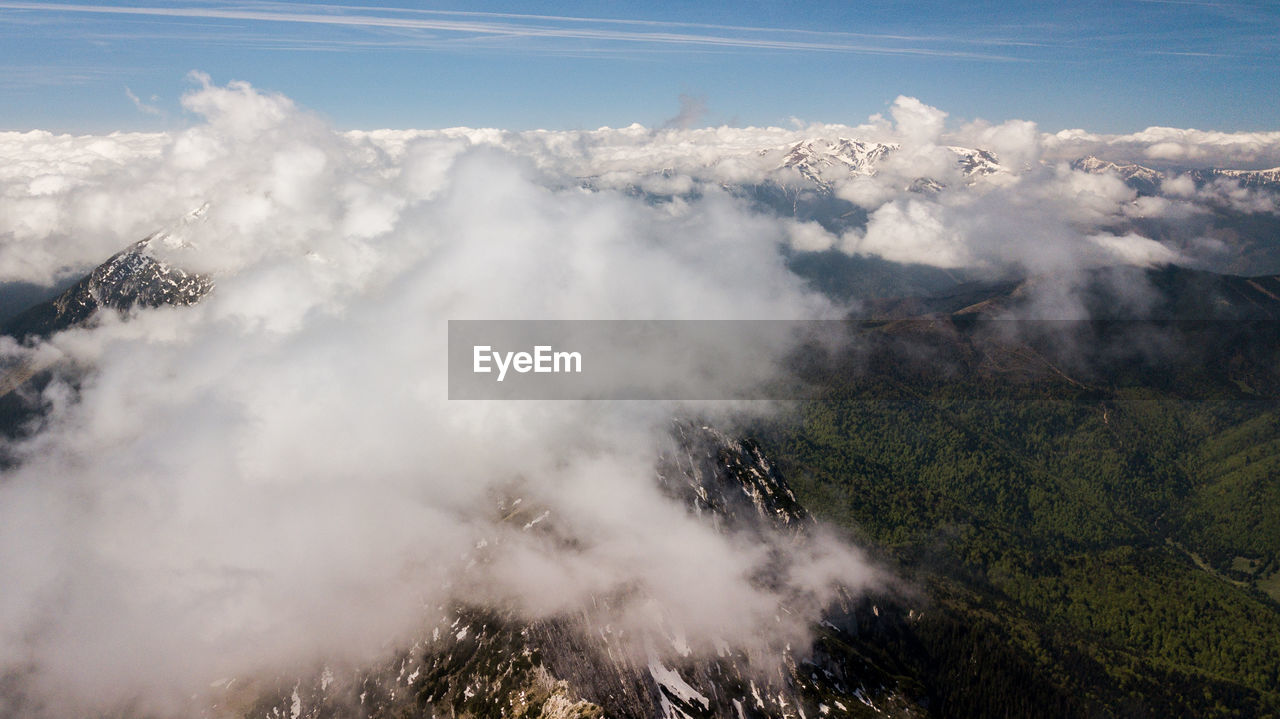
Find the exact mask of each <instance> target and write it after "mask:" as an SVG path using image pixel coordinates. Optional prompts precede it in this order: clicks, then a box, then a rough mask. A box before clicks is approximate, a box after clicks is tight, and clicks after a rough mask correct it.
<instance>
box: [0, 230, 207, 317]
mask: <svg viewBox="0 0 1280 719" xmlns="http://www.w3.org/2000/svg"><path fill="white" fill-rule="evenodd" d="M207 209H208V207H207V205H206V206H202V207H200V208H199V209H196V210H194V211H192V212H191V213H189V214H188V215H186V216H185V217H183V218H182V219H181V220H180V221H179V222H178V223H176V224H175V225H174V226H172V227H170V228H168V229H165V230H161V231H159V232H155V233H153V234H151V235H148V236H147V237H145V238H143V239H141V240H139V241H137V242H135V243H133V244H132V245H130V246H129V247H126V248H125V249H124V250H121V251H120V252H117V253H116V254H114V255H112V256H111V257H110V258H109V259H108V260H107V261H106V262H103V263H102V264H101V265H98V266H97V267H95V268H94V269H93V270H91V271H90V272H89V273H88V274H87V275H85V276H84V277H83V278H81V279H80V281H79V282H77V283H76V284H75V285H73V286H72V287H71V288H70V289H68V290H66V291H65V292H63V293H62V294H60V295H58V296H57V297H55V298H54V299H53V300H51V301H49V302H46V303H43V304H39V305H36V306H35V307H32V308H31V309H29V310H27V311H25V312H23V313H21V314H19V315H17V316H16V317H13V318H11V319H10V320H9V321H7V322H5V324H4V326H3V327H0V333H3V334H7V335H11V336H14V337H20V338H21V337H29V336H36V335H40V336H46V335H49V334H52V333H54V332H57V331H59V330H63V329H67V328H68V327H72V326H74V325H77V324H81V323H83V322H87V321H89V320H90V319H91V318H92V317H93V316H94V315H95V314H96V313H97V312H98V310H100V309H103V308H109V309H114V310H118V311H120V312H127V311H129V310H131V309H133V308H134V307H160V306H162V305H177V306H184V305H191V304H195V303H196V302H198V301H199V300H200V298H202V297H204V296H205V295H206V294H208V293H209V291H210V290H212V289H213V280H212V279H211V278H209V277H206V276H204V275H198V274H192V273H189V272H187V271H185V270H183V269H181V268H178V267H172V266H170V265H167V264H165V263H164V262H163V261H161V260H160V259H158V258H157V257H156V250H157V249H158V248H160V247H170V248H172V247H179V246H181V245H182V244H183V243H184V242H185V241H186V240H185V239H184V236H185V232H184V230H186V229H187V228H188V227H189V226H190V225H192V224H193V223H196V222H200V221H202V220H203V218H204V217H205V213H206V211H207Z"/></svg>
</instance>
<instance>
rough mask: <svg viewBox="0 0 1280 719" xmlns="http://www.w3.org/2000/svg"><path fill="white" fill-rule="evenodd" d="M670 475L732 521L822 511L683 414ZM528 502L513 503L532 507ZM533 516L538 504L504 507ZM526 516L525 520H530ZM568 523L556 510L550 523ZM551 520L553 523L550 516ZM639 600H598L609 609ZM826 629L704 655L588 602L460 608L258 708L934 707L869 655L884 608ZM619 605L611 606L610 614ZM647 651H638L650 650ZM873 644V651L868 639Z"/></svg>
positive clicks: (666, 482)
mask: <svg viewBox="0 0 1280 719" xmlns="http://www.w3.org/2000/svg"><path fill="white" fill-rule="evenodd" d="M656 480H657V481H658V482H659V484H660V485H661V486H662V487H663V489H664V491H666V492H667V493H669V494H670V495H671V496H672V497H674V498H676V499H678V500H680V501H681V502H682V503H684V504H685V506H686V507H687V508H688V510H689V511H690V512H691V513H694V514H695V515H696V516H698V517H700V518H701V519H703V520H704V521H707V522H710V523H712V524H714V526H716V527H717V528H718V529H719V530H720V531H724V532H732V533H735V534H740V535H742V536H746V537H750V536H752V535H753V534H754V535H758V536H759V537H760V538H761V539H762V541H763V540H764V538H765V537H766V535H767V536H769V537H772V538H773V539H774V540H775V541H778V540H779V539H781V540H783V541H786V540H788V538H790V539H796V538H797V537H799V536H800V535H802V534H803V533H805V532H807V531H810V530H811V529H812V528H813V524H814V522H813V520H812V519H811V518H810V516H809V514H808V513H807V512H806V511H805V510H804V508H803V507H801V506H800V504H799V503H798V502H797V501H796V498H795V496H794V494H792V492H791V489H790V488H789V487H788V486H787V483H786V481H785V480H784V479H783V477H782V475H781V473H780V472H779V471H778V470H777V468H776V467H774V466H773V465H772V464H771V463H770V461H769V460H768V459H767V458H766V457H765V456H764V454H763V453H762V452H761V451H760V449H759V448H758V447H757V446H756V445H755V444H753V443H752V442H749V441H738V440H735V439H733V438H731V437H729V436H727V435H725V434H723V433H721V432H718V431H717V430H714V429H712V428H709V427H702V426H697V425H694V424H691V423H687V422H676V423H674V424H673V427H672V431H671V443H670V446H669V449H668V450H667V451H666V452H664V455H663V457H662V458H661V459H660V460H659V462H658V475H657V477H656ZM518 506H519V505H512V507H518ZM502 511H503V513H504V515H508V516H513V517H514V518H513V519H512V520H511V521H515V522H524V520H525V517H524V514H526V513H527V514H529V515H530V517H533V516H534V515H536V514H538V510H537V509H536V508H522V509H512V508H511V507H506V506H504V507H503V508H502ZM516 515H518V516H516ZM550 522H554V518H551V519H548V520H547V522H546V523H550ZM544 524H545V523H544ZM631 599H634V597H627V596H618V597H597V598H596V600H595V602H596V607H595V609H596V610H599V609H601V608H606V609H607V607H608V604H609V603H610V602H614V601H618V602H624V601H629V600H631ZM837 605H838V606H833V607H831V608H830V609H829V610H828V612H827V616H826V617H825V618H824V619H823V620H822V621H821V622H820V624H819V625H818V626H816V627H815V628H814V635H813V636H814V640H813V644H812V646H807V647H790V646H788V647H786V648H785V649H782V648H780V649H779V650H778V655H777V656H763V655H762V654H761V652H760V650H759V649H755V650H747V649H744V648H740V647H734V646H732V645H730V644H728V643H719V646H717V647H716V648H715V651H714V652H713V653H711V654H710V655H708V654H707V653H706V652H697V651H690V650H689V648H688V647H687V645H685V642H684V638H683V637H682V636H681V635H680V633H679V631H678V630H674V629H672V630H670V631H664V630H653V631H652V632H651V633H650V634H649V635H647V636H644V637H640V638H637V637H635V636H634V635H632V636H625V634H626V630H624V629H622V628H619V627H617V626H613V625H610V624H609V623H608V622H605V621H601V620H600V616H601V614H597V613H595V612H592V611H586V610H584V611H581V612H577V613H571V614H567V615H562V616H557V617H553V618H550V619H543V620H536V621H529V620H526V619H522V618H521V617H519V616H518V615H516V614H515V613H514V612H502V611H498V610H495V609H492V608H480V607H474V606H457V607H453V608H452V609H451V610H450V611H449V612H448V614H449V617H450V618H446V619H444V620H443V621H442V622H441V623H439V624H437V625H435V626H431V627H428V628H427V629H426V630H425V631H424V633H423V636H422V638H421V639H420V640H419V641H418V642H416V643H415V644H414V645H413V646H412V647H410V648H408V649H407V650H405V651H403V652H402V653H400V654H399V655H397V656H396V657H395V658H393V659H391V660H389V661H388V662H387V663H386V664H384V665H383V666H381V667H375V668H371V669H367V670H364V671H361V672H355V673H350V674H348V675H347V676H346V677H339V678H335V677H334V672H332V671H331V670H330V669H328V668H324V669H322V670H321V671H319V672H318V673H317V674H315V675H313V676H312V677H310V678H308V679H301V680H299V679H292V678H290V679H286V680H282V681H281V682H280V683H279V684H278V685H277V687H276V689H275V690H274V691H273V692H267V693H265V694H263V695H262V697H261V698H260V699H259V700H258V701H257V702H256V703H255V704H254V705H253V707H252V709H250V710H249V711H246V712H244V713H243V714H242V715H243V716H246V717H254V718H257V717H262V718H264V719H266V718H271V719H275V718H280V719H283V718H284V717H289V718H290V719H297V718H299V717H335V716H343V717H346V716H351V717H369V718H373V717H410V716H412V717H429V716H452V717H546V718H551V717H584V718H585V717H601V716H607V717H646V718H647V717H664V718H667V719H679V718H693V717H723V718H725V719H731V718H732V719H739V718H744V717H752V718H763V717H827V716H830V717H850V716H857V717H861V716H899V717H916V716H925V715H927V712H926V710H925V709H924V707H923V706H922V705H921V704H920V703H919V700H918V699H916V698H913V696H912V695H914V694H916V693H917V692H913V691H911V688H910V687H903V686H899V677H898V676H897V675H898V672H896V671H892V670H891V669H892V668H885V667H883V666H881V665H880V659H877V658H875V656H874V652H868V651H864V648H865V641H864V640H863V639H862V638H860V637H861V635H862V634H864V633H867V632H876V631H882V630H883V629H884V627H877V626H876V624H877V623H878V622H880V621H881V619H880V612H879V611H878V610H876V609H875V607H874V606H873V605H871V604H870V603H869V602H868V601H867V600H863V601H861V602H859V601H855V600H853V599H852V598H850V597H846V598H845V599H844V600H843V601H841V602H838V603H837ZM604 615H607V611H606V612H604ZM638 646H639V647H641V649H640V650H639V651H637V647H638ZM860 647H863V648H860Z"/></svg>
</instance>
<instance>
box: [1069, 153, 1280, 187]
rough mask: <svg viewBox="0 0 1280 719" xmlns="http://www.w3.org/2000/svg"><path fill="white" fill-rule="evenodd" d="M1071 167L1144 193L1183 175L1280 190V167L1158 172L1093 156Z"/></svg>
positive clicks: (1194, 179)
mask: <svg viewBox="0 0 1280 719" xmlns="http://www.w3.org/2000/svg"><path fill="white" fill-rule="evenodd" d="M1071 168H1072V169H1075V170H1080V171H1082V172H1089V173H1093V174H1105V173H1111V174H1114V175H1117V176H1119V177H1120V179H1122V180H1124V181H1125V184H1127V185H1129V186H1130V187H1132V188H1134V189H1135V190H1137V191H1138V192H1140V193H1143V194H1150V195H1154V194H1158V193H1159V191H1160V184H1161V183H1162V182H1164V181H1165V180H1167V179H1170V178H1173V177H1177V176H1179V175H1186V176H1189V177H1190V178H1191V179H1192V180H1193V181H1194V182H1195V183H1196V184H1197V185H1201V184H1205V183H1210V182H1213V181H1214V180H1218V179H1226V180H1233V181H1235V182H1238V183H1239V184H1240V185H1242V186H1244V187H1261V188H1268V189H1280V167H1275V168H1272V169H1270V170H1227V169H1217V168H1210V169H1190V170H1169V171H1161V170H1156V169H1153V168H1150V167H1147V166H1145V165H1138V164H1135V163H1115V162H1109V161H1107V160H1103V159H1101V158H1098V157H1094V156H1092V155H1090V156H1088V157H1084V158H1081V159H1079V160H1076V161H1074V162H1072V163H1071Z"/></svg>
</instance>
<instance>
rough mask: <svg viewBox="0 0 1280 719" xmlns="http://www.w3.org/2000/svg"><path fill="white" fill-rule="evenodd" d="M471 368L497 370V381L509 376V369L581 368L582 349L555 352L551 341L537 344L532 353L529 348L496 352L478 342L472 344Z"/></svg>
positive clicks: (547, 370) (479, 371) (484, 371)
mask: <svg viewBox="0 0 1280 719" xmlns="http://www.w3.org/2000/svg"><path fill="white" fill-rule="evenodd" d="M472 360H473V361H472V371H473V372H475V373H476V374H489V373H491V372H493V371H494V367H495V366H496V367H497V370H498V381H499V382H501V381H502V380H503V379H505V378H506V376H507V370H515V371H516V372H518V373H520V374H526V373H528V372H533V373H535V374H550V373H556V374H559V373H569V372H576V373H581V372H582V354H581V353H579V352H556V351H554V350H553V349H552V348H551V345H536V346H535V347H534V348H533V353H532V354H530V353H529V352H494V351H493V347H491V346H489V345H475V346H474V347H473V348H472Z"/></svg>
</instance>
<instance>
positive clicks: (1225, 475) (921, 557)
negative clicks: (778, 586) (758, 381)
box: [759, 389, 1280, 716]
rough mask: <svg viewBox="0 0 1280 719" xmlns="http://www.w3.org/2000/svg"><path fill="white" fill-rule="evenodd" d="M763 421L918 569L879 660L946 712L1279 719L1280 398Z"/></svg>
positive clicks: (1122, 401) (797, 471)
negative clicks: (906, 624)
mask: <svg viewBox="0 0 1280 719" xmlns="http://www.w3.org/2000/svg"><path fill="white" fill-rule="evenodd" d="M963 394H964V392H955V393H951V394H950V395H949V396H963ZM970 396H977V394H976V393H974V394H971V395H970ZM1134 396H1142V397H1143V398H1142V399H1132V398H1129V397H1134ZM759 434H760V436H761V437H762V440H761V441H762V443H763V444H765V445H766V446H767V447H768V450H769V451H770V452H771V453H772V454H773V455H775V456H776V457H778V458H779V461H780V463H781V467H782V469H783V473H784V474H785V475H786V476H787V477H788V479H789V480H790V482H791V484H792V486H793V488H794V490H795V491H796V493H797V496H798V498H799V500H800V502H801V503H802V504H803V505H805V506H806V507H808V508H810V509H811V510H812V511H813V512H814V513H815V514H816V515H817V516H818V517H820V518H822V519H824V520H826V521H828V522H831V523H834V524H836V525H839V526H840V527H842V528H844V530H846V531H847V532H849V533H850V534H851V535H852V536H853V537H854V538H855V539H856V540H857V541H859V542H861V543H862V544H863V545H864V546H869V547H871V548H872V550H873V551H874V552H875V553H877V554H878V555H879V556H880V558H881V561H883V562H885V563H886V564H887V565H889V566H890V567H891V568H892V569H893V570H894V572H895V573H896V574H897V575H898V576H901V577H905V578H906V579H905V580H904V581H903V585H904V587H903V588H902V589H901V591H902V593H903V597H902V598H901V599H900V603H901V604H902V605H903V606H904V607H905V606H910V607H912V613H913V614H915V613H920V615H921V619H920V620H919V621H916V622H915V623H914V624H913V625H912V628H911V631H910V633H909V634H910V635H909V636H905V635H904V636H903V637H898V638H892V637H890V638H886V639H885V647H884V649H885V656H886V657H889V656H895V655H896V661H899V662H904V661H905V662H907V663H908V664H911V663H912V662H914V666H906V667H904V668H903V669H902V671H903V673H904V674H906V675H909V676H912V677H915V678H916V679H918V680H920V681H923V682H924V683H925V684H926V685H928V686H926V687H925V691H927V693H929V694H930V695H931V696H933V697H935V698H936V701H940V702H941V704H942V706H936V705H935V707H934V709H936V710H937V712H938V714H939V715H950V716H964V715H971V716H991V714H990V712H991V710H992V708H993V707H1002V708H1004V711H1006V712H1007V714H1008V715H1010V716H1014V715H1024V716H1025V715H1039V716H1053V715H1072V716H1082V715H1088V716H1107V715H1110V716H1280V511H1278V510H1280V404H1277V403H1276V402H1274V401H1249V400H1195V401H1190V400H1181V399H1162V398H1154V399H1153V398H1151V392H1147V391H1143V392H1138V391H1135V390H1123V389H1120V390H1115V391H1111V392H1108V393H1107V396H1106V397H1103V398H1097V397H1095V398H1090V399H1074V400H1062V399H1053V400H1049V399H1046V400H1035V399H1016V400H1015V399H1002V400H972V399H936V398H932V397H929V396H924V397H921V398H918V399H883V398H878V399H841V400H829V401H811V402H808V403H805V404H803V405H801V406H799V407H798V408H796V409H795V413H794V415H793V416H791V417H789V418H788V420H787V421H783V422H780V423H778V424H777V425H776V426H772V427H770V428H768V429H767V430H763V431H761V432H760V433H759ZM895 642H896V643H897V644H895ZM907 643H909V644H911V645H912V646H905V644H907ZM979 674H981V675H980V676H979Z"/></svg>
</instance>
